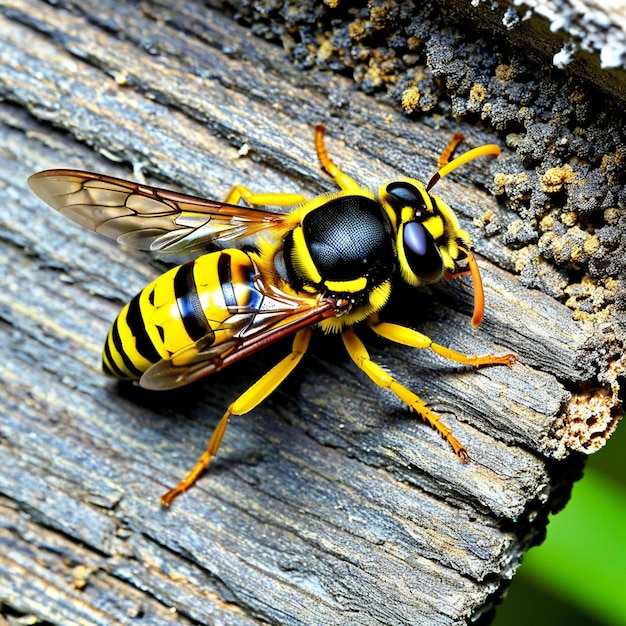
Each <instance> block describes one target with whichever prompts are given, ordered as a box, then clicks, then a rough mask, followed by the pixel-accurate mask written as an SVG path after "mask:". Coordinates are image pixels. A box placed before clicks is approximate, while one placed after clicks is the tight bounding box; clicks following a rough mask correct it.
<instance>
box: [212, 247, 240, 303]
mask: <svg viewBox="0 0 626 626" xmlns="http://www.w3.org/2000/svg"><path fill="white" fill-rule="evenodd" d="M217 276H218V278H219V281H220V285H221V287H222V295H223V296H224V302H225V303H226V308H227V309H236V308H237V307H238V304H237V296H236V294H235V288H234V287H233V275H232V272H231V271H230V256H229V255H228V254H224V253H222V254H220V258H219V259H218V260H217Z"/></svg>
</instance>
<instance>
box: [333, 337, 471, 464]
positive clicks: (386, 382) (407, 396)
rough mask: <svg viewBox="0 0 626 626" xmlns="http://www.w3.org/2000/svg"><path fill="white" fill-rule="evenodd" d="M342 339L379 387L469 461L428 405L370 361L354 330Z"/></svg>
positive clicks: (349, 351) (356, 360) (465, 452)
mask: <svg viewBox="0 0 626 626" xmlns="http://www.w3.org/2000/svg"><path fill="white" fill-rule="evenodd" d="M341 336H342V339H343V342H344V344H345V346H346V349H347V350H348V354H349V355H350V357H351V358H352V360H353V361H354V362H355V363H356V364H357V365H358V367H359V368H360V369H361V370H363V371H364V372H365V373H366V374H367V375H368V376H369V377H370V378H371V379H372V380H373V381H374V382H375V383H376V384H377V385H379V386H380V387H384V388H385V389H389V390H390V391H392V392H393V393H394V394H396V396H398V398H400V400H402V401H403V402H404V403H405V404H406V405H407V406H408V407H409V408H410V409H412V410H413V411H415V412H416V413H417V414H418V415H419V416H420V417H421V418H422V419H423V420H424V421H425V422H428V423H429V424H430V426H431V427H432V428H434V429H435V430H436V431H437V432H438V433H439V434H440V435H441V436H442V437H443V438H444V439H445V440H446V441H447V442H448V443H449V444H450V445H451V446H452V449H453V450H454V453H455V454H456V455H457V457H458V458H459V459H460V460H461V461H469V454H468V453H467V450H466V449H465V447H464V446H463V445H462V444H461V443H460V442H459V440H458V439H457V438H456V437H455V436H454V435H453V434H452V430H451V429H450V428H449V427H448V426H446V425H445V424H444V423H442V422H441V420H440V419H439V415H437V414H436V413H435V412H434V411H431V410H430V409H429V408H428V407H427V406H426V403H425V402H424V401H423V400H422V399H421V398H420V397H419V396H418V395H417V394H415V393H413V392H412V391H411V390H410V389H407V388H406V387H404V386H403V385H401V384H400V383H399V382H398V381H396V380H395V379H394V378H393V377H392V376H391V375H390V374H388V373H387V372H385V370H384V369H383V368H382V367H380V365H377V364H376V363H374V362H373V361H372V360H371V359H370V355H369V353H368V352H367V348H366V347H365V345H364V344H363V342H362V341H361V340H360V339H359V338H358V337H357V336H356V334H355V333H354V331H353V330H352V328H347V329H345V330H344V331H343V333H342V335H341Z"/></svg>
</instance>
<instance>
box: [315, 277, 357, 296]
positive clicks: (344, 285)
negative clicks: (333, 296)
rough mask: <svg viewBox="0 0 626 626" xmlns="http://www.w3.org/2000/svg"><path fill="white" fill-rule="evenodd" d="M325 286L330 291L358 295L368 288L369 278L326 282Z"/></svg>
mask: <svg viewBox="0 0 626 626" xmlns="http://www.w3.org/2000/svg"><path fill="white" fill-rule="evenodd" d="M324 286H325V287H326V288H328V289H329V290H330V291H335V292H339V293H356V292H358V291H363V290H364V289H365V287H367V278H366V277H365V276H361V277H360V278H354V279H353V280H326V281H324Z"/></svg>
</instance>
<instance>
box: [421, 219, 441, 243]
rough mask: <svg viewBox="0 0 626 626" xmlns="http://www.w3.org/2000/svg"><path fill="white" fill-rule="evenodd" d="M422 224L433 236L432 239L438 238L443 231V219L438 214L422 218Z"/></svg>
mask: <svg viewBox="0 0 626 626" xmlns="http://www.w3.org/2000/svg"><path fill="white" fill-rule="evenodd" d="M422 225H423V226H424V228H425V229H426V230H427V231H428V232H429V233H430V234H431V235H432V236H433V239H439V237H441V236H442V235H443V234H444V232H445V228H444V225H443V220H442V219H441V218H440V217H439V216H438V215H433V216H432V217H429V218H428V219H427V220H424V222H422Z"/></svg>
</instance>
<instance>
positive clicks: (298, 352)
mask: <svg viewBox="0 0 626 626" xmlns="http://www.w3.org/2000/svg"><path fill="white" fill-rule="evenodd" d="M311 333H312V331H311V329H310V328H304V329H302V330H300V331H298V332H297V333H296V335H295V337H294V340H293V346H292V349H291V352H290V353H289V354H288V355H287V356H286V357H285V358H284V359H282V360H281V361H279V362H278V363H277V364H276V365H274V367H272V369H271V370H269V372H267V373H266V374H265V375H264V376H262V377H261V378H260V379H259V380H257V381H256V382H255V383H254V384H253V385H252V386H251V387H249V388H248V389H247V390H246V391H245V392H244V393H243V394H241V395H240V396H239V398H237V400H235V401H234V402H233V403H232V404H231V405H230V406H229V407H228V410H227V411H226V413H224V415H223V416H222V418H221V419H220V421H219V422H218V424H217V426H216V427H215V430H214V431H213V434H212V435H211V439H210V440H209V444H208V445H207V448H206V450H205V451H204V452H203V453H202V456H201V457H200V458H199V459H198V462H197V463H196V464H195V465H194V466H193V468H192V469H191V471H190V472H189V473H188V474H187V476H185V478H183V479H182V480H181V481H180V482H179V483H178V485H176V487H174V488H173V489H170V490H169V491H168V492H167V493H166V494H164V495H163V496H161V503H162V504H163V505H164V506H169V505H170V504H171V503H172V501H173V500H174V498H176V497H177V496H179V495H180V494H182V493H184V492H185V491H187V489H189V488H190V487H191V486H192V485H193V484H194V483H195V482H196V480H198V478H199V476H200V474H202V472H203V471H204V470H205V469H206V468H207V466H208V465H209V463H210V462H211V460H212V459H213V457H214V456H215V455H216V454H217V451H218V449H219V447H220V444H221V443H222V438H223V437H224V433H225V432H226V427H227V426H228V421H229V419H230V416H231V415H245V414H246V413H248V412H249V411H251V410H252V409H253V408H254V407H256V406H257V405H258V404H259V403H261V402H262V401H263V400H265V398H267V397H268V396H269V395H270V394H271V393H272V392H273V391H274V390H275V389H276V387H278V385H280V383H282V382H283V380H285V378H287V376H288V375H289V374H290V373H291V372H292V371H293V369H294V368H295V367H296V365H298V363H299V362H300V360H301V359H302V357H303V356H304V353H305V352H306V350H307V348H308V346H309V341H310V339H311Z"/></svg>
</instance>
